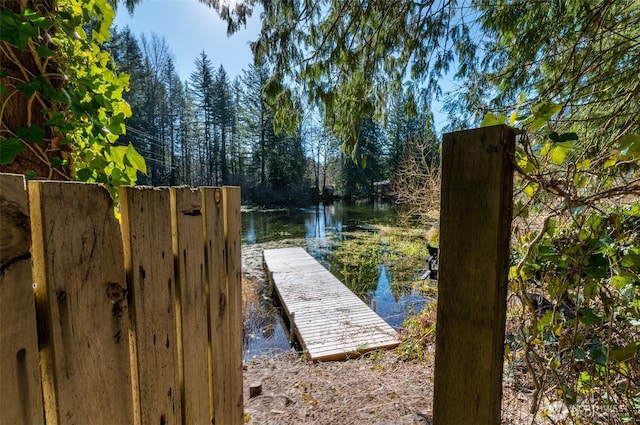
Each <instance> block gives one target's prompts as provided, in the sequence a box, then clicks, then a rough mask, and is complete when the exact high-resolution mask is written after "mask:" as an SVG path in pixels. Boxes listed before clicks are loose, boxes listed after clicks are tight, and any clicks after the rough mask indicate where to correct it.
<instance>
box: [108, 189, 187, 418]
mask: <svg viewBox="0 0 640 425" xmlns="http://www.w3.org/2000/svg"><path fill="white" fill-rule="evenodd" d="M120 208H121V211H122V229H123V237H124V255H125V267H126V270H127V275H128V281H129V284H130V285H131V293H132V296H131V297H130V309H131V312H132V315H131V316H132V321H133V327H134V329H135V331H134V337H133V338H134V341H135V343H134V345H135V353H136V354H135V355H136V357H137V370H136V371H134V373H136V374H137V387H138V396H139V398H140V418H141V423H142V425H157V424H165V425H172V424H178V423H181V421H182V400H181V388H180V381H179V373H178V337H177V331H176V326H177V324H176V311H175V307H176V287H175V276H174V261H173V245H172V238H171V232H170V231H162V232H159V231H158V229H171V204H170V196H169V190H168V189H156V188H151V187H125V188H122V189H121V190H120Z"/></svg>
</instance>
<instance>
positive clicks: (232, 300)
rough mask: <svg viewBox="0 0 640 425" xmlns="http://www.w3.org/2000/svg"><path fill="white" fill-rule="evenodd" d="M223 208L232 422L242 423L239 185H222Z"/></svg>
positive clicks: (235, 423) (237, 424)
mask: <svg viewBox="0 0 640 425" xmlns="http://www.w3.org/2000/svg"><path fill="white" fill-rule="evenodd" d="M222 195H223V204H224V208H225V214H224V217H225V221H224V223H225V229H224V234H225V243H226V250H225V251H226V254H227V255H226V273H225V276H226V279H227V294H228V299H229V302H228V304H229V307H228V308H229V316H228V317H229V319H228V320H227V324H228V327H229V328H228V334H229V347H228V349H229V351H230V353H231V358H230V361H229V365H228V367H229V381H230V382H231V388H230V391H231V397H232V399H231V416H230V419H231V422H228V423H229V424H230V425H241V424H243V423H244V421H243V414H242V412H243V402H242V267H241V265H242V253H241V247H240V243H241V227H242V223H241V220H240V188H239V187H225V188H224V189H223V191H222Z"/></svg>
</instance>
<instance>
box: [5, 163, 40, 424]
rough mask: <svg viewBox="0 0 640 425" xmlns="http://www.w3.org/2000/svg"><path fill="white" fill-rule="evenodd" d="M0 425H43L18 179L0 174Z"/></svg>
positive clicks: (27, 235) (24, 206)
mask: <svg viewBox="0 0 640 425" xmlns="http://www.w3.org/2000/svg"><path fill="white" fill-rule="evenodd" d="M0 229H2V231H0V424H25V425H29V424H37V425H40V424H42V423H43V422H44V411H43V405H42V392H41V390H40V388H41V387H40V366H39V364H38V339H37V337H38V336H37V325H36V306H35V301H34V294H33V287H32V285H33V278H32V276H31V253H30V249H31V228H30V223H29V207H28V202H27V192H26V190H25V182H24V177H23V176H21V175H12V174H0Z"/></svg>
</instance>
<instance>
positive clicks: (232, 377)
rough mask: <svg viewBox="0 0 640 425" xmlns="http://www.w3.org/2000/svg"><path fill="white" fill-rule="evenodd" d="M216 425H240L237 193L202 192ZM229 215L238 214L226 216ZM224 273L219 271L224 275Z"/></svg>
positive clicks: (220, 190) (239, 290) (223, 190)
mask: <svg viewBox="0 0 640 425" xmlns="http://www.w3.org/2000/svg"><path fill="white" fill-rule="evenodd" d="M201 190H202V199H203V201H202V204H203V211H204V213H205V214H204V215H205V246H206V257H207V258H206V265H207V267H206V269H207V276H208V279H207V281H208V283H209V300H210V303H209V308H210V316H211V319H212V326H211V351H212V358H213V359H218V361H215V360H213V361H212V365H211V375H212V380H213V382H214V383H215V385H214V388H213V393H212V397H213V406H214V418H215V423H216V424H225V425H226V424H229V425H235V424H241V423H243V402H242V292H241V286H240V285H241V281H240V270H241V269H240V265H241V257H240V210H239V208H240V190H239V188H230V187H225V188H223V189H218V188H203V189H201ZM230 214H237V216H235V217H231V216H230ZM223 271H224V272H223Z"/></svg>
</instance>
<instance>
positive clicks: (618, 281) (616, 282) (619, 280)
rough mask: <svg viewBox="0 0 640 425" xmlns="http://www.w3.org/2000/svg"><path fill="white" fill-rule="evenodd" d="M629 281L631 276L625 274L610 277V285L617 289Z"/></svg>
mask: <svg viewBox="0 0 640 425" xmlns="http://www.w3.org/2000/svg"><path fill="white" fill-rule="evenodd" d="M629 283H631V278H630V277H627V276H613V277H612V278H611V285H612V286H614V287H615V288H616V289H617V290H618V291H620V290H621V289H622V288H624V287H625V286H627V285H628V284H629Z"/></svg>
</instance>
